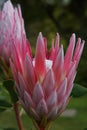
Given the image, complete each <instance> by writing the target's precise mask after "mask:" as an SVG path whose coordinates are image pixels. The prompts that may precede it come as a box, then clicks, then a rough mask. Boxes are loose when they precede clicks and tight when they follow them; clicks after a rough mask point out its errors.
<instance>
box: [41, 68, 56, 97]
mask: <svg viewBox="0 0 87 130" xmlns="http://www.w3.org/2000/svg"><path fill="white" fill-rule="evenodd" d="M42 87H43V91H44V95H45V98H47V97H48V96H49V95H50V94H51V92H52V91H53V89H54V75H53V71H52V70H51V69H50V70H49V71H48V72H47V74H46V77H45V79H44V81H43V84H42Z"/></svg>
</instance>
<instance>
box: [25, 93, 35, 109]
mask: <svg viewBox="0 0 87 130" xmlns="http://www.w3.org/2000/svg"><path fill="white" fill-rule="evenodd" d="M24 102H25V105H26V107H27V109H30V108H31V107H34V103H33V101H32V98H31V96H30V95H29V94H28V93H27V91H25V92H24Z"/></svg>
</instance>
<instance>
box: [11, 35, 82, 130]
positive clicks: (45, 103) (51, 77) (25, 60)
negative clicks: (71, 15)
mask: <svg viewBox="0 0 87 130" xmlns="http://www.w3.org/2000/svg"><path fill="white" fill-rule="evenodd" d="M75 39H76V38H75V34H72V36H71V38H70V43H69V46H68V48H67V51H66V54H65V57H64V50H63V45H59V41H60V37H59V34H57V36H56V41H55V46H54V41H53V42H52V47H51V49H50V51H49V52H48V50H47V47H46V44H47V42H46V38H43V36H42V34H41V33H39V36H38V38H37V44H36V53H35V57H34V58H33V57H32V56H31V52H29V51H26V49H25V47H23V46H25V43H22V44H21V46H20V47H19V48H18V47H17V46H15V44H13V48H14V49H13V58H12V59H11V60H10V63H11V68H12V72H13V76H14V79H15V83H16V89H17V92H18V96H19V99H20V101H21V104H22V106H23V107H24V109H25V111H26V112H27V114H28V115H29V116H30V117H31V118H32V119H34V120H35V122H36V124H37V126H38V129H39V130H44V129H45V128H47V126H48V124H49V122H50V121H52V120H54V119H55V118H56V117H58V116H59V115H60V114H61V112H62V111H63V110H64V109H65V107H66V105H67V103H68V101H69V99H70V93H71V91H72V88H73V82H74V79H75V76H76V69H77V66H78V63H79V60H80V57H81V54H82V50H83V47H84V41H81V39H80V38H78V41H77V44H76V47H75ZM28 50H30V49H28Z"/></svg>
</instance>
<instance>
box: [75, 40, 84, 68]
mask: <svg viewBox="0 0 87 130" xmlns="http://www.w3.org/2000/svg"><path fill="white" fill-rule="evenodd" d="M84 44H85V41H82V43H81V39H80V38H79V39H78V42H77V45H76V49H75V53H74V56H73V60H74V61H76V63H77V66H78V63H79V60H80V57H81V55H82V51H83V48H84Z"/></svg>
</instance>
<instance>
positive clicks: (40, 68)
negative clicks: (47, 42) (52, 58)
mask: <svg viewBox="0 0 87 130" xmlns="http://www.w3.org/2000/svg"><path fill="white" fill-rule="evenodd" d="M45 56H46V54H45V47H44V41H43V37H42V34H41V33H40V34H39V36H38V39H37V45H36V54H35V71H36V74H37V76H38V77H39V78H40V77H41V78H43V77H44V75H45V72H46V65H45V58H46V57H45Z"/></svg>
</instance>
